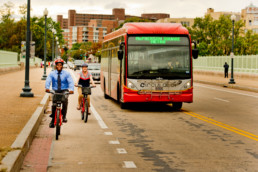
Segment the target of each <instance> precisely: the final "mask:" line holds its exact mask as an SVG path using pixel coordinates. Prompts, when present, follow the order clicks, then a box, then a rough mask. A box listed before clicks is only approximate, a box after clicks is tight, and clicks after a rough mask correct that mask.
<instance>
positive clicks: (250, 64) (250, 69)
mask: <svg viewBox="0 0 258 172" xmlns="http://www.w3.org/2000/svg"><path fill="white" fill-rule="evenodd" d="M225 62H227V63H228V65H229V67H230V68H231V58H230V56H199V57H198V59H196V60H193V69H194V70H206V71H224V67H223V66H224V64H225ZM234 71H235V72H244V73H257V74H258V55H248V56H234Z"/></svg>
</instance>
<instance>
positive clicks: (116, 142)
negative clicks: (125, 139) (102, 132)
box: [108, 140, 120, 145]
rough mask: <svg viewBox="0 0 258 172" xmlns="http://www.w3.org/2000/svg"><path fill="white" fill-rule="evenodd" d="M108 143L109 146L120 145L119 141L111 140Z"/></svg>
mask: <svg viewBox="0 0 258 172" xmlns="http://www.w3.org/2000/svg"><path fill="white" fill-rule="evenodd" d="M108 143H109V144H111V145H119V144H120V142H119V140H111V141H109V142H108Z"/></svg>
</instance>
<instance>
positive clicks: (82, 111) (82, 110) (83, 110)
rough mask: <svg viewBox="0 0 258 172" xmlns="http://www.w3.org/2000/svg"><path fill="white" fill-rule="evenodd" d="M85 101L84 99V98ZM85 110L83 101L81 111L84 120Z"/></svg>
mask: <svg viewBox="0 0 258 172" xmlns="http://www.w3.org/2000/svg"><path fill="white" fill-rule="evenodd" d="M82 101H84V100H82ZM84 112H85V109H83V102H82V103H81V113H82V120H84Z"/></svg>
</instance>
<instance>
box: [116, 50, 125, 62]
mask: <svg viewBox="0 0 258 172" xmlns="http://www.w3.org/2000/svg"><path fill="white" fill-rule="evenodd" d="M123 56H124V52H123V50H121V49H119V50H118V51H117V57H118V59H119V60H122V59H123Z"/></svg>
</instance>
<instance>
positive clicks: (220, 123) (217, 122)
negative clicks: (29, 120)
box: [182, 110, 258, 141]
mask: <svg viewBox="0 0 258 172" xmlns="http://www.w3.org/2000/svg"><path fill="white" fill-rule="evenodd" d="M182 111H183V112H184V113H185V114H187V115H190V116H192V117H194V118H197V119H200V120H202V121H205V122H208V123H210V124H213V125H216V126H219V127H221V128H224V129H226V130H229V131H232V132H234V133H237V134H239V135H242V136H245V137H248V138H249V139H252V140H255V141H258V135H255V134H252V133H249V132H247V131H244V130H240V129H238V128H236V127H232V126H230V125H227V124H224V123H222V122H219V121H216V120H214V119H211V118H208V117H205V116H202V115H199V114H197V113H194V112H188V111H186V110H182Z"/></svg>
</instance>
